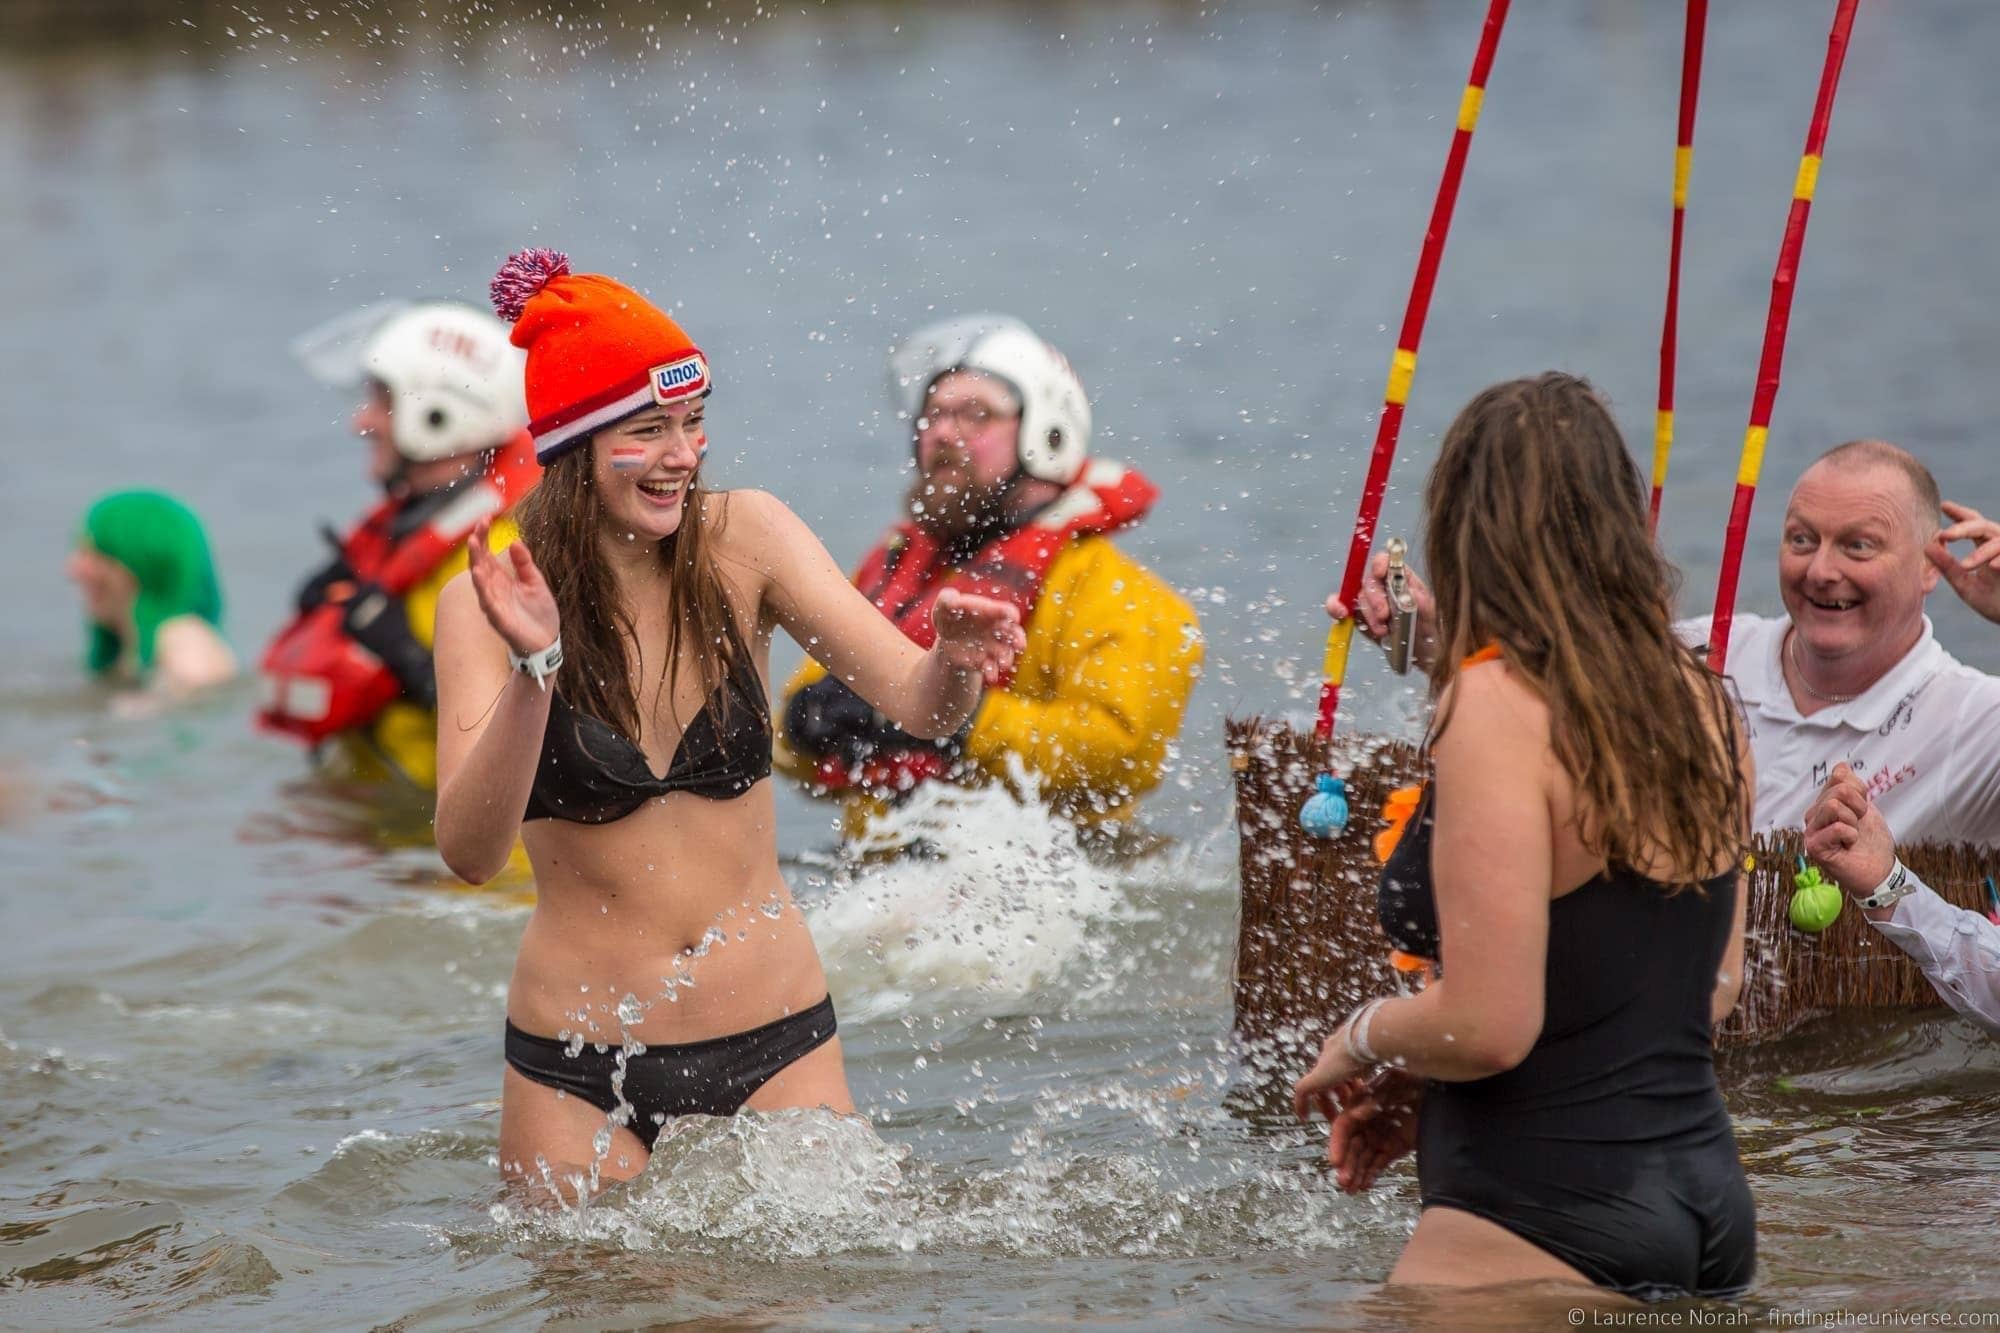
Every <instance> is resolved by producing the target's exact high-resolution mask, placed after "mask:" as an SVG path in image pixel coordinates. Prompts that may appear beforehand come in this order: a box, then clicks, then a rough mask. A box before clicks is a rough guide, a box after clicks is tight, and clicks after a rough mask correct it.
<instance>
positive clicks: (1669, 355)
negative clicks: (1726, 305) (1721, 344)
mask: <svg viewBox="0 0 2000 1333" xmlns="http://www.w3.org/2000/svg"><path fill="white" fill-rule="evenodd" d="M1707 28H1708V0H1688V11H1687V37H1686V40H1685V42H1684V43H1683V45H1682V48H1681V118H1680V128H1679V131H1678V133H1677V134H1676V136H1675V139H1674V230H1673V240H1672V241H1671V242H1670V243H1669V245H1668V247H1667V313H1666V318H1665V319H1664V320H1662V321H1661V327H1660V406H1659V410H1658V411H1657V412H1655V413H1654V414H1653V506H1652V517H1651V519H1650V520H1649V521H1650V523H1651V526H1652V527H1653V528H1655V529H1657V528H1658V527H1659V526H1660V493H1661V492H1662V491H1664V490H1665V489H1666V487H1667V459H1668V457H1669V456H1670V455H1672V453H1673V451H1674V353H1675V348H1676V346H1677V345H1678V343H1679V341H1680V318H1681V231H1682V228H1683V225H1684V224H1685V223H1686V221H1687V196H1688V170H1689V168H1690V167H1691V166H1692V165H1693V163H1694V106H1695V98H1696V96H1697V95H1698V94H1699V93H1700V91H1701V46H1702V34H1703V33H1704V32H1705V31H1706V30H1707Z"/></svg>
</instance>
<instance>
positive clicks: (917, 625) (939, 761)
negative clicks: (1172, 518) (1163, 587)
mask: <svg viewBox="0 0 2000 1333" xmlns="http://www.w3.org/2000/svg"><path fill="white" fill-rule="evenodd" d="M1159 497H1160V488H1159V487H1157V486H1155V485H1154V484H1153V483H1152V482H1150V481H1148V480H1146V478H1145V477H1143V476H1141V475H1140V474H1139V473H1138V472H1137V471H1135V470H1134V469H1132V468H1129V467H1126V466H1125V465H1124V464H1122V463H1112V462H1106V461H1093V462H1091V463H1090V464H1089V465H1087V466H1086V467H1085V468H1084V471H1083V475H1082V476H1081V477H1079V478H1077V480H1076V482H1075V483H1074V484H1072V485H1071V486H1070V488H1069V489H1068V490H1066V491H1064V492H1063V493H1062V495H1061V496H1059V497H1058V498H1057V499H1056V501H1055V502H1054V503H1053V504H1051V505H1049V506H1048V508H1046V509H1044V510H1042V511H1041V512H1040V513H1039V514H1037V515H1035V516H1034V518H1032V519H1030V520H1029V521H1028V522H1027V523H1025V524H1023V525H1022V526H1021V527H1018V528H1016V529H1014V530H1013V531H1012V532H1009V533H1007V534H1006V535H1005V536H1002V537H998V538H995V539H994V540H993V541H991V542H989V543H987V544H986V545H985V546H983V547H981V548H980V549H979V551H978V552H977V553H976V554H975V555H974V556H973V557H972V558H971V559H970V560H967V561H965V562H964V563H963V564H960V565H956V566H949V565H944V564H943V563H942V555H943V552H942V550H941V549H940V547H939V545H938V543H937V542H936V541H935V540H934V539H933V538H931V537H929V536H927V535H926V534H925V533H924V532H923V531H922V530H921V529H920V528H918V527H917V525H916V524H915V523H913V522H908V521H905V522H903V523H899V524H897V525H896V526H895V527H894V528H891V529H890V530H889V533H888V535H887V536H886V537H885V538H883V540H882V541H881V542H880V543H878V544H877V545H876V547H875V549H874V550H872V551H870V552H869V553H868V554H867V555H866V556H864V557H862V561H861V567H860V569H858V570H857V571H855V575H854V586H855V587H857V588H859V589H860V590H861V591H862V592H863V593H865V594H866V595H867V597H868V600H869V601H871V602H873V603H875V609H876V610H878V611H880V612H881V613H882V614H883V615H885V616H887V617H888V618H889V619H890V620H892V621H894V622H895V624H896V628H897V629H900V630H902V631H903V633H904V635H905V636H906V637H907V638H908V639H909V640H910V641H911V642H912V643H914V644H916V645H917V646H918V647H920V648H929V647H930V646H932V645H933V644H935V643H936V642H937V626H936V625H934V624H932V623H931V611H932V609H933V608H934V607H935V606H936V605H937V598H938V594H939V593H941V592H943V591H944V590H945V589H946V588H956V589H957V590H958V591H960V592H964V593H972V594H975V595H977V596H980V597H991V598H994V599H995V600H997V601H1002V602H1011V603H1013V606H1014V609H1015V610H1016V611H1018V612H1020V615H1021V624H1022V625H1023V626H1024V627H1025V626H1026V625H1027V623H1028V618H1029V617H1030V616H1032V615H1033V614H1034V612H1035V604H1036V602H1037V601H1039V600H1040V599H1041V595H1042V583H1043V581H1044V580H1045V579H1047V578H1048V573H1049V567H1050V566H1052V565H1053V564H1055V561H1056V557H1057V556H1059V555H1061V554H1062V553H1063V551H1064V550H1065V549H1067V548H1068V546H1069V545H1070V544H1071V543H1072V542H1077V541H1081V540H1082V539H1084V538H1085V537H1099V536H1104V535H1106V534H1108V533H1113V532H1117V531H1118V530H1119V529H1121V528H1127V527H1130V526H1131V525H1132V524H1134V523H1137V522H1138V521H1139V520H1140V519H1142V518H1144V517H1145V516H1146V513H1147V511H1148V510H1150V509H1151V508H1152V507H1153V502H1154V501H1155V500H1157V499H1159ZM1007 685H1008V681H1007V680H1002V681H1000V682H999V687H1000V688H1001V689H1005V688H1006V687H1007ZM950 767H951V761H950V760H949V759H948V758H946V757H945V756H944V755H943V754H940V753H939V752H937V751H935V750H917V751H910V752H907V753H900V754H889V755H880V756H877V757H874V758H871V759H869V760H868V761H867V762H866V763H864V764H862V765H861V768H860V771H858V772H850V771H849V770H848V766H847V764H846V763H845V762H844V761H843V760H842V759H841V758H840V757H839V756H838V755H831V756H828V757H827V758H825V759H822V760H820V761H819V763H818V765H817V766H816V768H815V769H814V773H813V779H814V781H815V783H817V784H818V785H819V786H822V787H824V788H826V789H827V790H829V791H847V790H850V789H852V788H857V787H858V788H862V789H865V790H868V791H877V792H897V791H908V790H909V789H910V788H912V787H914V786H916V785H917V783H919V782H924V781H927V780H929V779H931V778H938V777H942V776H944V775H945V773H946V772H948V771H949V770H950Z"/></svg>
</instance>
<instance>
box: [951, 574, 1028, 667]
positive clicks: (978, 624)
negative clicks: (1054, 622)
mask: <svg viewBox="0 0 2000 1333" xmlns="http://www.w3.org/2000/svg"><path fill="white" fill-rule="evenodd" d="M931 624H932V625H933V626H935V627H936V629H937V646H938V651H939V652H941V653H943V654H944V658H945V660H946V661H947V662H949V663H951V664H952V665H953V666H954V667H957V668H958V669H959V670H960V671H977V672H978V673H979V676H980V679H981V680H983V681H985V682H986V683H987V684H988V685H998V684H999V683H1000V682H1001V681H1003V680H1005V679H1007V677H1008V674H1009V673H1011V672H1012V671H1013V669H1014V659H1015V657H1017V656H1018V655H1019V654H1020V652H1021V650H1022V649H1023V648H1026V647H1027V646H1028V633H1027V631H1026V630H1024V629H1022V628H1021V613H1020V612H1019V611H1017V610H1015V609H1014V606H1013V604H1012V603H1010V602H1002V601H996V600H995V599H993V598H991V597H976V596H974V595H972V594H971V593H963V592H959V591H958V590H957V589H955V588H946V589H945V590H944V591H943V592H941V593H939V594H938V599H937V603H936V605H935V606H934V607H933V608H932V610H931Z"/></svg>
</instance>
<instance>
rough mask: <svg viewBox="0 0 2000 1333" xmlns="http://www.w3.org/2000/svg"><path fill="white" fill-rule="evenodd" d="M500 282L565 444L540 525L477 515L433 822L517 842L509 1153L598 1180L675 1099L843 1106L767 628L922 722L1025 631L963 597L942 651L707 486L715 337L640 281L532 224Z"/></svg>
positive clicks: (496, 863) (442, 697)
mask: <svg viewBox="0 0 2000 1333" xmlns="http://www.w3.org/2000/svg"><path fill="white" fill-rule="evenodd" d="M494 302H495V305H496V307H498V308H499V310H500V312H501V315H502V317H503V318H506V319H509V320H511V321H513V324H514V332H513V339H514V342H515V343H516V344H517V345H519V346H521V347H524V348H526V349H527V351H528V364H527V397H528V408H529V413H530V415H531V416H532V418H533V421H532V423H531V427H530V428H531V430H532V431H533V432H534V435H535V440H536V450H537V453H538V454H539V456H540V458H541V460H542V463H543V464H544V466H545V468H546V469H547V470H546V473H545V475H544V477H543V480H542V481H541V484H540V485H539V486H538V487H537V488H536V490H535V491H534V492H532V493H531V494H530V495H529V497H528V499H527V500H526V501H524V502H523V504H522V506H521V507H520V509H519V511H518V514H519V520H520V524H521V532H522V541H521V542H519V543H516V544H515V545H513V546H511V547H509V548H508V549H507V550H506V551H504V552H502V553H501V554H500V555H498V556H497V557H496V556H495V555H493V554H491V553H489V552H488V550H487V542H486V532H485V530H484V529H483V528H482V529H481V530H480V531H479V532H478V533H476V534H475V537H474V539H473V541H472V542H471V549H472V552H473V556H472V563H471V568H470V569H469V570H468V571H467V573H466V574H465V575H462V576H460V577H459V578H458V579H456V580H454V581H453V582H452V583H451V584H450V585H448V586H447V587H446V589H445V591H444V594H443V596H442V597H441V599H440V601H439V605H438V632H437V675H438V702H439V724H438V775H439V779H440V781H439V784H438V809H437V841H438V848H439V850H440V851H441V852H442V853H443V854H444V858H445V861H446V863H447V864H449V865H450V866H451V868H452V869H453V870H454V871H456V872H457V873H458V874H460V875H461V876H463V877H464V878H466V879H468V880H471V881H473V882H480V881H483V880H485V879H488V878H490V877H491V876H492V875H493V874H495V873H496V872H497V871H499V870H500V868H501V867H502V866H503V865H504V864H505V863H506V860H507V854H508V850H509V848H510V847H511V845H512V843H513V840H514V837H515V834H516V832H517V830H518V832H519V833H520V836H521V838H522V840H523V842H524V843H525V844H526V846H527V851H528V855H529V858H530V860H531V861H532V862H533V864H534V868H535V879H536V883H537V886H538V889H539V894H538V898H537V902H536V906H535V911H534V915H533V916H532V917H531V918H530V920H529V922H528V926H527V930H526V932H525V933H524V935H523V936H522V940H521V950H520V955H519V957H518V958H517V960H516V962H515V966H514V977H513V982H512V984H511V986H510V988H509V991H508V997H507V1028H506V1058H507V1065H508V1068H507V1070H506V1072H505V1074H504V1076H503V1077H504V1091H503V1097H502V1101H501V1111H500V1162H501V1169H502V1171H503V1172H504V1173H505V1174H507V1175H508V1176H510V1177H519V1178H529V1179H542V1180H545V1181H548V1182H550V1183H551V1184H555V1183H557V1182H559V1181H563V1180H566V1179H570V1178H572V1176H573V1173H577V1172H582V1173H583V1174H584V1176H585V1178H586V1179H587V1180H588V1181H589V1182H591V1183H593V1184H594V1183H595V1182H596V1181H597V1180H598V1179H599V1178H600V1177H608V1178H611V1179H626V1178H629V1177H631V1176H633V1175H635V1174H637V1173H638V1172H639V1170H640V1169H641V1168H642V1167H643V1166H644V1165H645V1162H646V1159H647V1156H648V1154H649V1152H650V1149H651V1147H652V1144H653V1142H654V1140H655V1138H656V1137H657V1136H658V1134H659V1131H660V1127H661V1125H662V1124H664V1123H665V1122H666V1120H667V1119H668V1118H670V1117H672V1116H677V1115H685V1114H690V1113H705V1114H710V1115H730V1114H733V1113H735V1112H736V1111H737V1110H739V1109H741V1108H744V1107H749V1108H752V1109H756V1110H775V1109H779V1108H785V1107H811V1106H823V1107H828V1108H831V1109H833V1110H836V1111H852V1110H853V1103H852V1100H851V1098H850V1096H849V1093H848V1089H847V1080H846V1075H845V1072H844V1070H843V1068H842V1064H841V1057H840V1043H839V1041H838V1040H837V1039H835V1037H834V1016H833V1005H832V1002H831V1000H830V999H829V998H828V996H827V988H826V978H825V975H824V974H823V972H822V971H821V969H820V963H819V958H818V955H817V954H816V952H815V951H814V949H813V945H812V940H811V937H810V936H809V935H808V933H807V930H806V925H805V921H804V919H803V917H802V916H801V915H800V912H799V909H798V907H797V906H796V904H794V903H793V901H792V899H791V895H790V893H789V892H788V891H787V890H786V887H785V883H784V880H783V878H782V877H781V876H780V874H779V870H778V857H777V844H776V838H775V833H774V811H773V802H772V795H771V784H770V782H769V781H768V777H769V773H770V764H771V734H770V716H769V713H768V711H767V707H766V704H765V698H766V692H765V688H764V679H765V676H766V674H767V660H768V656H769V651H770V641H771V635H772V633H773V631H774V630H775V629H776V628H777V627H779V626H783V627H784V629H785V630H786V631H787V632H788V633H790V634H791V635H792V637H794V638H795V639H797V640H798V641H799V642H800V643H802V644H804V645H806V646H807V648H808V650H809V651H811V652H812V653H813V655H814V656H816V657H817V658H819V660H820V661H822V662H824V663H825V664H826V665H827V667H828V668H829V669H830V670H832V671H834V672H836V673H838V674H839V675H841V676H842V677H844V678H846V679H847V680H849V681H851V682H852V683H853V685H854V688H855V689H856V690H857V691H858V692H859V693H860V694H861V695H862V696H863V697H864V698H866V699H869V700H870V701H871V702H874V703H875V704H877V705H878V706H879V707H881V708H882V710H883V711H884V712H885V713H887V714H888V715H889V717H890V718H891V720H892V721H894V722H895V723H896V724H897V725H898V726H901V727H902V728H903V729H904V730H906V731H909V732H911V733H912V734H914V735H917V736H922V737H933V738H934V737H940V736H948V735H951V734H952V733H953V732H955V731H956V730H957V729H958V728H959V726H960V725H961V724H962V723H963V722H964V721H965V719H966V718H968V717H969V716H970V715H971V712H972V710H973V708H974V707H975V706H976V705H977V703H978V701H979V696H980V690H981V682H982V678H988V679H990V678H992V677H993V676H995V675H996V674H997V673H998V672H1000V671H1001V670H1003V669H1004V668H1005V667H1006V666H1007V665H1008V664H1009V663H1011V661H1012V658H1013V655H1014V654H1015V652H1016V651H1018V649H1019V648H1020V646H1021V641H1022V635H1021V629H1020V625H1019V623H1018V618H1017V617H1016V616H1015V614H1014V611H1013V609H1012V608H1011V607H1010V606H1007V605H1004V604H1002V603H999V602H993V601H988V600H985V599H981V598H974V597H951V598H948V599H947V600H944V601H941V602H940V604H939V607H938V610H937V612H936V616H935V629H936V641H935V646H934V647H932V648H931V649H930V650H929V651H928V652H926V651H924V650H923V649H920V648H918V647H917V646H915V645H914V644H913V643H912V642H911V641H910V640H909V639H908V638H906V637H904V635H903V634H902V633H901V632H900V631H899V630H897V629H896V627H895V626H893V625H891V624H890V623H889V622H888V621H886V620H884V619H883V618H882V616H881V615H880V614H879V613H878V612H877V611H876V610H875V608H874V607H873V606H871V605H870V604H869V603H868V601H867V600H866V599H865V598H863V597H862V596H861V595H860V594H859V593H857V592H855V591H854V589H853V587H852V586H851V585H850V584H849V583H848V581H847V578H846V576H845V575H844V574H843V573H842V572H841V570H840V568H839V567H838V566H837V565H836V564H835V563H834V562H833V559H832V557H830V556H829V555H828V554H827V552H826V550H825V548H824V547H823V546H822V545H821V544H820V542H819V540H818V539H817V538H815V537H814V536H813V534H812V533H811V531H810V530H808V529H807V528H806V526H805V525H804V524H803V523H801V522H800V521H799V519H798V518H797V517H796V516H795V515H794V514H793V513H792V512H791V511H790V510H789V509H787V508H786V507H785V506H784V505H783V504H782V503H781V502H779V501H778V500H776V499H774V498H772V497H771V496H769V495H766V494H763V493H761V492H757V491H731V492H727V493H717V492H711V491H709V490H708V489H707V488H706V487H704V486H703V485H702V479H701V472H700V464H701V458H702V455H703V454H704V453H705V452H706V448H707V437H706V434H705V424H704V415H705V401H706V398H707V396H708V389H709V368H708V362H707V360H706V358H705V357H703V356H702V354H701V352H700V350H699V349H698V348H696V346H695V345H694V343H693V342H692V341H691V340H689V339H688V337H687V335H686V334H685V333H684V332H682V330H681V329H680V327H679V326H678V325H677V324H675V323H674V321H673V320H671V319H669V318H668V317H667V316H666V315H665V314H663V313H661V312H660V311H659V310H657V309H655V308H654V307H653V306H652V305H650V304H649V303H647V302H646V300H645V299H644V298H643V297H641V296H639V295H638V294H637V293H636V292H634V291H632V290H631V289H629V288H627V287H625V286H623V285H621V284H619V283H616V282H614V281H612V280H611V279H609V278H603V277H599V276H596V275H592V274H580V275H579V274H571V273H570V272H569V266H568V261H567V260H566V259H564V258H563V257H562V256H560V255H556V254H554V253H553V252H549V251H528V252H524V253H523V254H521V255H517V256H515V257H513V258H512V259H510V260H509V261H508V262H507V264H506V266H504V267H503V268H502V269H501V272H500V276H499V277H497V278H496V279H495V280H494ZM530 552H532V556H531V554H530Z"/></svg>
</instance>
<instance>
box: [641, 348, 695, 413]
mask: <svg viewBox="0 0 2000 1333" xmlns="http://www.w3.org/2000/svg"><path fill="white" fill-rule="evenodd" d="M707 392H708V362H707V361H706V360H705V359H704V358H703V357H702V354H701V353H700V352H696V353H694V354H693V355H691V356H684V357H682V358H681V359H680V360H678V361H670V362H668V363H667V364H666V365H664V366H654V367H653V401H654V402H656V403H679V402H685V401H686V400H687V399H689V398H693V397H695V396H696V395H698V394H704V393H707Z"/></svg>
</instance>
